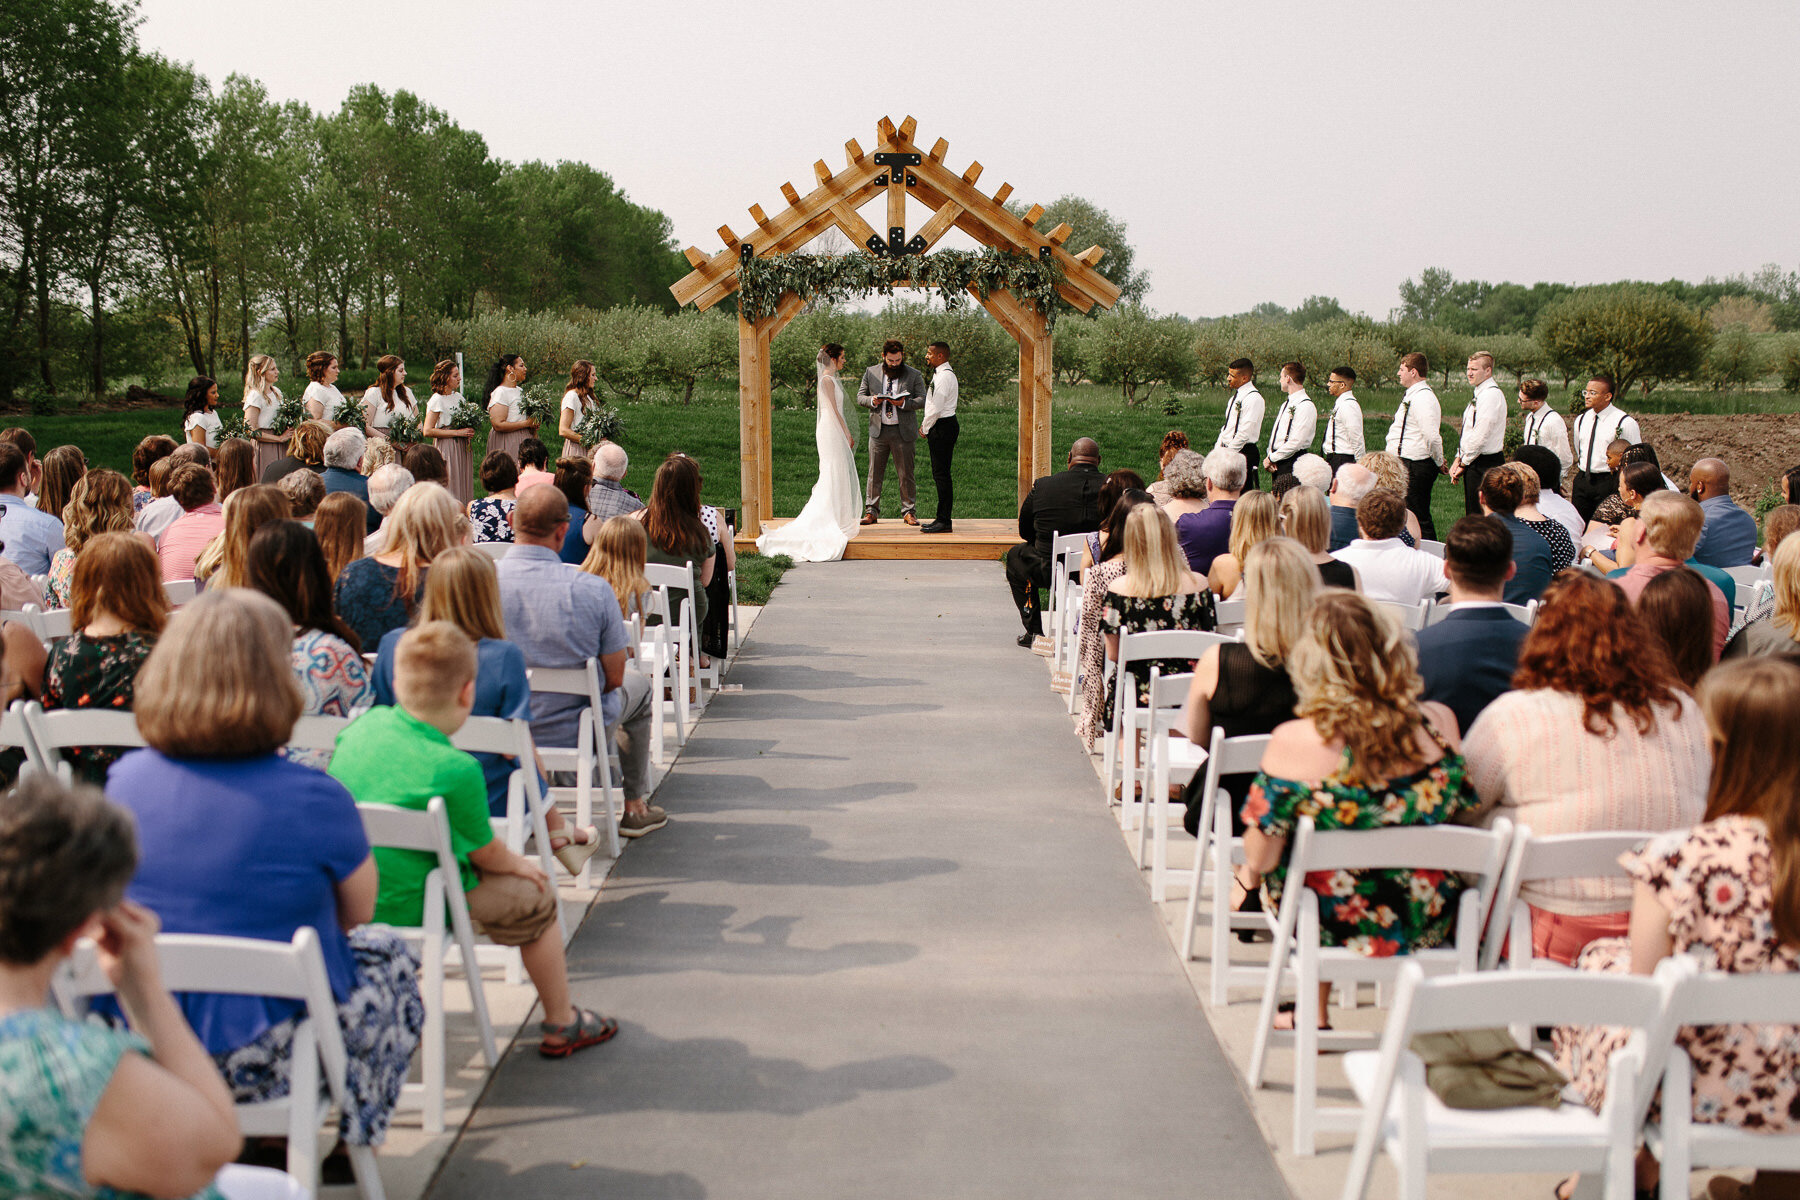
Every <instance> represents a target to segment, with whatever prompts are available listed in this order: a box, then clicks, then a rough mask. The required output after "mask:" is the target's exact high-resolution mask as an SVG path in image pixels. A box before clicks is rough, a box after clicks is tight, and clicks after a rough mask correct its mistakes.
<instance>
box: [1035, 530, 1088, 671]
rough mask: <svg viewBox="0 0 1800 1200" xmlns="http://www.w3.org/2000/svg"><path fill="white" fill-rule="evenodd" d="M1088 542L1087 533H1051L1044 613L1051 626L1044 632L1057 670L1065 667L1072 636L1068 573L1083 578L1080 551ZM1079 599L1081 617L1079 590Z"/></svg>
mask: <svg viewBox="0 0 1800 1200" xmlns="http://www.w3.org/2000/svg"><path fill="white" fill-rule="evenodd" d="M1086 545H1087V534H1085V533H1057V534H1052V535H1051V536H1050V586H1049V588H1047V589H1046V590H1047V591H1048V592H1049V593H1050V611H1049V612H1048V613H1046V614H1045V616H1046V618H1047V620H1048V623H1049V626H1050V628H1049V629H1048V630H1046V631H1045V632H1047V633H1048V634H1049V636H1050V661H1051V666H1052V668H1053V669H1055V670H1061V669H1062V667H1063V662H1064V657H1063V654H1064V651H1065V649H1066V642H1067V640H1068V636H1069V613H1070V609H1069V595H1068V591H1069V588H1068V584H1069V577H1070V574H1071V573H1073V574H1074V575H1075V577H1076V578H1077V579H1079V578H1080V575H1081V553H1082V549H1083V547H1085V546H1086ZM1071 563H1072V564H1073V565H1072V566H1071ZM1076 603H1077V608H1076V610H1075V612H1076V615H1077V617H1079V615H1080V609H1079V604H1080V593H1079V592H1077V593H1076Z"/></svg>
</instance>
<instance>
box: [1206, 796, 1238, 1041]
mask: <svg viewBox="0 0 1800 1200" xmlns="http://www.w3.org/2000/svg"><path fill="white" fill-rule="evenodd" d="M1218 797H1219V793H1218V791H1217V790H1216V789H1215V790H1214V792H1213V794H1212V796H1210V797H1208V799H1207V801H1206V807H1207V809H1208V810H1209V813H1210V815H1211V817H1212V821H1213V831H1212V839H1211V843H1210V847H1211V850H1212V856H1213V891H1212V926H1211V928H1210V929H1209V931H1208V932H1209V933H1211V935H1212V1002H1213V1007H1214V1008H1222V1007H1224V1006H1225V1005H1227V1004H1229V1003H1231V990H1230V989H1231V914H1232V912H1233V909H1232V907H1231V882H1232V878H1233V876H1232V871H1231V814H1230V812H1228V811H1227V809H1228V808H1229V807H1230V806H1229V805H1225V804H1220V803H1219V798H1218Z"/></svg>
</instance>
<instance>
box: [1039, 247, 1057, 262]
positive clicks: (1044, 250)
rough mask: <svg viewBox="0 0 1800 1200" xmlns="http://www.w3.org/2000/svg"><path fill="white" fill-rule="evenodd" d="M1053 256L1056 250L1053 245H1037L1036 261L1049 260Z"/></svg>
mask: <svg viewBox="0 0 1800 1200" xmlns="http://www.w3.org/2000/svg"><path fill="white" fill-rule="evenodd" d="M1055 257H1056V250H1055V249H1054V248H1053V247H1050V246H1039V247H1038V261H1039V262H1049V261H1050V260H1051V259H1053V258H1055Z"/></svg>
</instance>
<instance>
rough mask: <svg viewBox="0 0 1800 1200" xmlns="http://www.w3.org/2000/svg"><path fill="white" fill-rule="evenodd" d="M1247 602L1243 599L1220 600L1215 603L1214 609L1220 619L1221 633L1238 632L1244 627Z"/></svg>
mask: <svg viewBox="0 0 1800 1200" xmlns="http://www.w3.org/2000/svg"><path fill="white" fill-rule="evenodd" d="M1246 603H1247V602H1246V601H1244V600H1242V599H1239V600H1220V601H1218V602H1217V603H1216V604H1214V605H1213V611H1214V613H1215V614H1216V615H1217V616H1218V619H1219V625H1218V629H1219V632H1220V633H1236V632H1237V631H1238V630H1240V629H1242V628H1243V627H1244V605H1245V604H1246Z"/></svg>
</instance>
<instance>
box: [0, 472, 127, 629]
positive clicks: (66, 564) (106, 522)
mask: <svg viewBox="0 0 1800 1200" xmlns="http://www.w3.org/2000/svg"><path fill="white" fill-rule="evenodd" d="M131 529H132V513H131V484H130V483H128V482H127V481H126V479H125V477H124V476H123V475H121V474H119V473H118V472H117V471H108V470H107V469H106V468H105V467H101V468H100V469H99V470H97V471H89V472H88V473H87V474H85V475H83V476H82V477H81V480H80V481H79V482H78V483H76V485H75V491H74V493H73V494H72V495H71V496H70V497H69V503H68V506H67V507H66V508H64V509H63V540H64V541H65V542H66V543H67V545H65V546H64V547H63V548H62V549H60V550H58V551H57V552H56V553H55V554H52V555H51V556H50V578H49V579H48V580H47V581H46V582H45V585H44V597H45V599H47V600H48V601H49V602H50V607H51V608H67V607H69V581H70V580H71V579H72V578H74V575H75V556H76V554H78V553H80V551H81V549H82V547H84V546H86V545H87V544H88V542H89V541H90V540H91V539H93V538H95V537H98V536H99V535H100V534H103V533H129V532H131ZM32 603H34V604H41V603H43V601H41V600H34V601H32ZM8 607H12V606H10V605H9V606H8Z"/></svg>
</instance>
